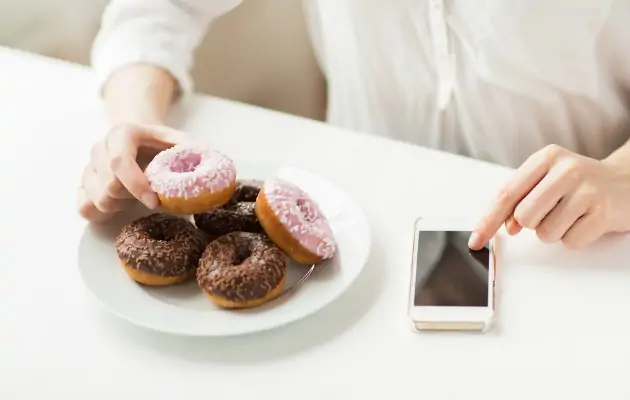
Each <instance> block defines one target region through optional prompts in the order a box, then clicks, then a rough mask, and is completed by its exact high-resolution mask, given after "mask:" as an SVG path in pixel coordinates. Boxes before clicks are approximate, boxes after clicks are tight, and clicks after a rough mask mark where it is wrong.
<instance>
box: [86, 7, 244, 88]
mask: <svg viewBox="0 0 630 400" xmlns="http://www.w3.org/2000/svg"><path fill="white" fill-rule="evenodd" d="M241 2H242V0H111V1H110V2H109V4H108V6H107V7H106V9H105V12H104V13H103V17H102V20H101V27H100V30H99V32H98V34H97V36H96V39H95V40H94V44H93V47H92V54H91V63H92V67H93V69H94V71H95V73H96V76H97V80H98V85H99V89H102V87H103V86H104V84H105V83H106V82H107V80H108V79H109V77H110V76H111V75H112V74H113V73H114V72H116V71H117V70H118V69H120V68H122V67H125V66H127V65H131V64H148V65H153V66H156V67H159V68H162V69H164V70H166V71H168V72H169V73H170V74H171V75H172V76H173V78H174V79H175V81H176V82H177V84H178V89H179V90H180V92H184V93H186V92H190V91H192V90H193V83H192V79H191V77H190V70H191V67H192V65H193V62H194V61H193V58H194V53H195V50H196V48H197V47H198V46H199V44H200V43H201V41H202V40H203V38H204V37H205V35H206V32H207V30H208V28H209V26H210V24H211V23H212V22H213V21H214V20H215V19H217V18H219V17H220V16H221V15H223V14H225V13H227V12H229V11H231V10H232V9H234V8H236V7H237V6H238V5H239V4H240V3H241Z"/></svg>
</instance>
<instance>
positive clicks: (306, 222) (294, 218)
mask: <svg viewBox="0 0 630 400" xmlns="http://www.w3.org/2000/svg"><path fill="white" fill-rule="evenodd" d="M256 215H257V216H258V221H260V224H261V225H262V227H263V229H264V230H265V232H266V233H267V235H269V237H270V238H271V240H273V241H274V243H276V245H278V247H280V248H281V249H282V250H284V252H285V253H287V255H288V256H289V257H290V258H291V259H292V260H293V261H295V262H296V263H298V264H306V265H312V264H318V263H320V262H322V261H323V260H326V259H329V258H332V257H333V256H334V255H335V253H336V251H337V245H336V243H335V239H334V236H333V231H332V229H331V227H330V224H329V223H328V220H327V219H326V216H324V214H323V213H322V211H321V210H320V208H319V206H318V205H317V203H316V202H315V200H313V199H312V198H311V196H309V194H308V193H306V192H305V191H304V190H302V189H301V188H300V187H298V186H297V185H295V184H293V183H290V182H287V181H284V180H281V179H278V178H272V179H269V180H267V181H265V183H264V185H263V187H262V189H261V190H260V193H259V194H258V198H257V199H256Z"/></svg>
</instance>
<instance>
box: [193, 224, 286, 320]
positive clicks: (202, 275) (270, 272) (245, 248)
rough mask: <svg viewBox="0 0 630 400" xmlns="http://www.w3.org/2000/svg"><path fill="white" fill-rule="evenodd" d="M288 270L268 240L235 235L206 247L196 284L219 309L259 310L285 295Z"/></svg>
mask: <svg viewBox="0 0 630 400" xmlns="http://www.w3.org/2000/svg"><path fill="white" fill-rule="evenodd" d="M286 266H287V257H286V255H285V254H284V253H283V252H282V250H280V249H279V248H278V247H277V246H276V245H275V244H274V243H273V242H272V241H271V240H269V238H268V237H267V236H264V235H261V234H257V233H251V232H232V233H228V234H226V235H223V236H221V237H220V238H218V239H216V240H214V241H213V242H211V243H210V244H209V245H208V247H206V249H205V251H204V253H203V255H202V256H201V259H200V260H199V268H198V269H197V283H198V285H199V287H200V288H201V290H202V291H203V292H204V293H205V294H206V295H207V296H208V297H209V298H210V300H212V302H213V303H214V304H216V305H217V306H219V307H222V308H252V307H258V306H260V305H262V304H265V303H267V302H268V301H270V300H273V299H274V298H276V297H277V296H278V295H279V294H280V293H281V292H282V289H283V287H284V284H285V283H286Z"/></svg>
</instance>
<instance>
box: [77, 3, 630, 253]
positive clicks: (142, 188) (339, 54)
mask: <svg viewBox="0 0 630 400" xmlns="http://www.w3.org/2000/svg"><path fill="white" fill-rule="evenodd" d="M240 2H241V1H240V0H177V1H176V0H171V1H169V0H133V1H130V0H112V1H111V3H110V4H109V7H108V8H107V10H106V12H105V15H104V17H103V24H102V28H101V31H100V33H99V35H98V37H97V39H96V42H95V44H94V51H93V65H94V68H95V70H96V72H97V74H98V76H99V79H100V81H101V82H102V85H103V97H104V101H105V104H106V106H107V110H108V113H109V117H110V120H111V123H112V125H113V126H115V127H117V128H114V129H112V130H111V131H110V132H109V133H108V135H107V136H106V137H105V138H104V139H103V141H102V142H101V143H99V144H98V145H96V146H95V148H94V150H93V157H92V160H91V162H90V165H88V167H87V168H86V173H85V176H84V178H83V187H82V189H81V190H80V195H81V199H80V204H79V209H80V213H81V214H82V215H83V216H84V217H85V218H87V219H89V220H92V221H102V220H105V219H107V218H109V217H110V216H111V215H112V214H113V213H115V212H118V211H120V210H121V209H123V208H124V207H125V206H126V205H127V204H128V203H129V200H128V199H130V198H132V199H133V198H136V199H139V200H141V201H142V202H143V203H144V204H145V205H147V206H148V207H150V208H154V207H155V206H156V205H157V199H156V196H155V194H154V193H153V192H152V191H151V190H150V188H149V186H148V184H147V182H146V180H145V178H144V177H143V175H142V173H141V169H140V167H139V166H138V165H137V163H136V155H137V151H138V149H140V148H143V149H153V150H154V151H155V150H159V149H161V148H164V147H166V146H170V145H171V144H173V143H175V142H177V141H178V140H180V138H181V137H182V135H183V134H182V133H179V132H176V131H174V130H172V129H169V128H166V127H164V126H163V124H164V121H165V116H166V114H167V113H168V110H169V107H170V105H171V104H172V102H173V101H175V100H176V99H177V98H178V97H179V96H182V95H183V94H185V93H187V92H189V91H190V90H191V87H192V84H191V80H190V77H189V73H188V71H189V70H190V68H191V66H192V64H193V52H194V50H195V48H196V47H197V45H198V44H199V43H200V41H201V40H202V39H203V37H204V35H205V33H206V30H207V29H208V27H209V26H210V24H211V23H212V22H213V21H214V20H215V19H216V18H218V17H219V16H221V15H223V14H225V13H227V12H229V11H231V10H232V9H234V8H235V7H237V6H238V5H239V4H240ZM304 8H305V14H306V16H307V18H308V22H309V26H310V30H311V38H312V40H313V43H314V47H315V49H316V52H317V56H318V59H319V60H320V63H321V68H322V71H323V72H324V75H325V76H326V79H327V82H328V96H329V97H328V100H329V101H328V110H327V119H328V122H329V123H331V124H335V125H339V126H342V127H346V128H350V129H355V130H360V131H363V132H367V133H371V134H377V135H384V136H388V137H392V138H395V139H400V140H405V141H408V142H412V143H415V144H418V145H422V146H427V147H431V148H436V149H441V150H445V151H449V152H454V153H459V154H463V155H466V156H470V157H474V158H478V159H484V160H488V161H492V162H496V163H500V164H503V165H506V166H510V167H519V166H520V167H519V168H518V170H517V172H516V174H515V175H514V177H513V178H512V179H510V180H509V181H508V182H506V184H505V186H504V188H503V189H502V190H501V191H500V193H499V194H498V196H497V197H496V200H495V201H494V202H493V204H491V205H490V207H489V210H488V212H487V214H486V215H485V216H484V217H483V218H482V219H481V221H480V222H479V224H478V226H477V228H476V230H475V233H474V234H473V235H472V236H471V238H470V242H469V245H470V247H471V248H473V249H476V248H479V247H481V246H483V245H484V244H485V243H486V242H487V240H488V239H489V238H490V237H491V236H492V235H493V234H494V233H495V232H496V231H497V230H498V229H499V228H500V227H501V225H502V224H504V223H505V224H506V228H507V230H508V232H510V233H511V234H516V233H518V232H519V231H520V230H521V229H522V228H528V229H533V230H535V231H536V233H537V235H538V236H539V237H540V239H541V240H543V241H545V242H558V241H562V242H563V243H564V244H565V245H566V246H567V247H569V248H580V247H583V246H585V245H587V244H588V243H590V242H592V241H594V240H596V239H598V238H599V237H600V236H602V235H603V234H605V233H607V232H621V231H627V230H630V144H627V143H625V142H626V140H627V133H626V121H627V114H628V113H627V112H628V109H627V104H626V102H625V96H626V91H627V89H628V88H630V74H629V73H628V71H630V52H629V51H628V49H630V31H628V30H627V29H626V28H627V26H626V25H627V21H628V20H630V3H628V2H625V1H616V0H509V1H507V0H479V1H465V0H397V1H391V0H374V1H369V2H368V1H364V0H304ZM208 73H211V71H209V72H208Z"/></svg>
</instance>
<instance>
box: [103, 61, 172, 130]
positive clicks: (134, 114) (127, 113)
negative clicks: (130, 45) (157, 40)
mask: <svg viewBox="0 0 630 400" xmlns="http://www.w3.org/2000/svg"><path fill="white" fill-rule="evenodd" d="M176 90H177V84H176V82H175V80H174V79H173V77H172V76H171V75H170V74H169V73H168V72H166V71H165V70H163V69H161V68H157V67H153V66H150V65H141V64H138V65H130V66H127V67H124V68H122V69H120V70H119V71H117V72H116V73H114V74H113V75H112V76H111V78H110V79H109V80H108V82H107V83H106V85H105V86H104V89H103V99H104V102H105V108H106V111H107V117H108V120H109V123H110V124H111V125H117V124H120V123H138V124H165V123H166V120H167V116H168V113H169V110H170V107H171V104H172V103H173V100H174V98H175V95H176Z"/></svg>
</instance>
